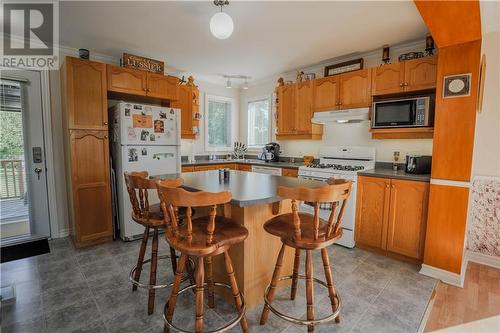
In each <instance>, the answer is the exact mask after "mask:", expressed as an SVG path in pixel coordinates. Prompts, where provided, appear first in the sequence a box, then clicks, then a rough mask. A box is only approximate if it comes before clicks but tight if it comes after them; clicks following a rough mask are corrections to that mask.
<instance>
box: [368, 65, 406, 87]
mask: <svg viewBox="0 0 500 333" xmlns="http://www.w3.org/2000/svg"><path fill="white" fill-rule="evenodd" d="M372 72H373V74H372V76H373V82H372V95H385V94H394V93H399V92H402V91H404V90H403V82H404V68H403V63H402V62H396V63H394V64H388V65H382V66H379V67H374V68H373V69H372Z"/></svg>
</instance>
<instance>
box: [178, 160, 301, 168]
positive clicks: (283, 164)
mask: <svg viewBox="0 0 500 333" xmlns="http://www.w3.org/2000/svg"><path fill="white" fill-rule="evenodd" d="M210 164H252V165H263V166H268V167H276V168H290V169H298V168H299V166H302V165H304V163H303V162H299V163H291V162H265V161H262V160H257V159H245V160H213V161H212V160H197V161H195V162H182V166H195V165H210Z"/></svg>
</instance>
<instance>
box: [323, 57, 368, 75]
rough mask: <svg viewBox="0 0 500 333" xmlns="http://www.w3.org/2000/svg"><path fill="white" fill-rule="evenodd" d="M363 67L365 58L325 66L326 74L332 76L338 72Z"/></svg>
mask: <svg viewBox="0 0 500 333" xmlns="http://www.w3.org/2000/svg"><path fill="white" fill-rule="evenodd" d="M358 69H363V58H359V59H355V60H350V61H345V62H341V63H339V64H335V65H330V66H326V67H325V76H332V75H336V74H341V73H346V72H351V71H357V70H358Z"/></svg>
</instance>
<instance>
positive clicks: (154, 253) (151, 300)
mask: <svg viewBox="0 0 500 333" xmlns="http://www.w3.org/2000/svg"><path fill="white" fill-rule="evenodd" d="M153 230H154V231H153V244H152V246H151V272H150V274H149V284H150V285H151V286H153V285H155V284H156V268H157V265H158V228H153ZM155 293H156V290H155V289H153V288H151V289H149V297H148V314H149V315H150V314H152V313H153V312H154V309H155Z"/></svg>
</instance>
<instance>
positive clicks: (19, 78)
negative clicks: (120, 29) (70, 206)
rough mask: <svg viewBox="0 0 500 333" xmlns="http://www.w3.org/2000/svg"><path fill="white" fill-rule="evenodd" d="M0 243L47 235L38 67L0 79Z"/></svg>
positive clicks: (48, 233) (11, 73) (8, 71)
mask: <svg viewBox="0 0 500 333" xmlns="http://www.w3.org/2000/svg"><path fill="white" fill-rule="evenodd" d="M0 88H1V89H0V97H1V98H0V117H1V118H0V127H1V128H0V188H1V191H0V203H1V210H0V228H1V229H0V231H1V236H2V245H7V244H10V243H11V242H15V241H20V240H24V239H26V240H28V239H32V238H41V237H49V236H50V220H49V208H48V196H47V178H46V171H47V169H46V162H45V144H44V133H43V128H44V126H43V112H42V95H41V75H40V72H35V71H27V70H15V71H12V70H2V77H1V79H0Z"/></svg>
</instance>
